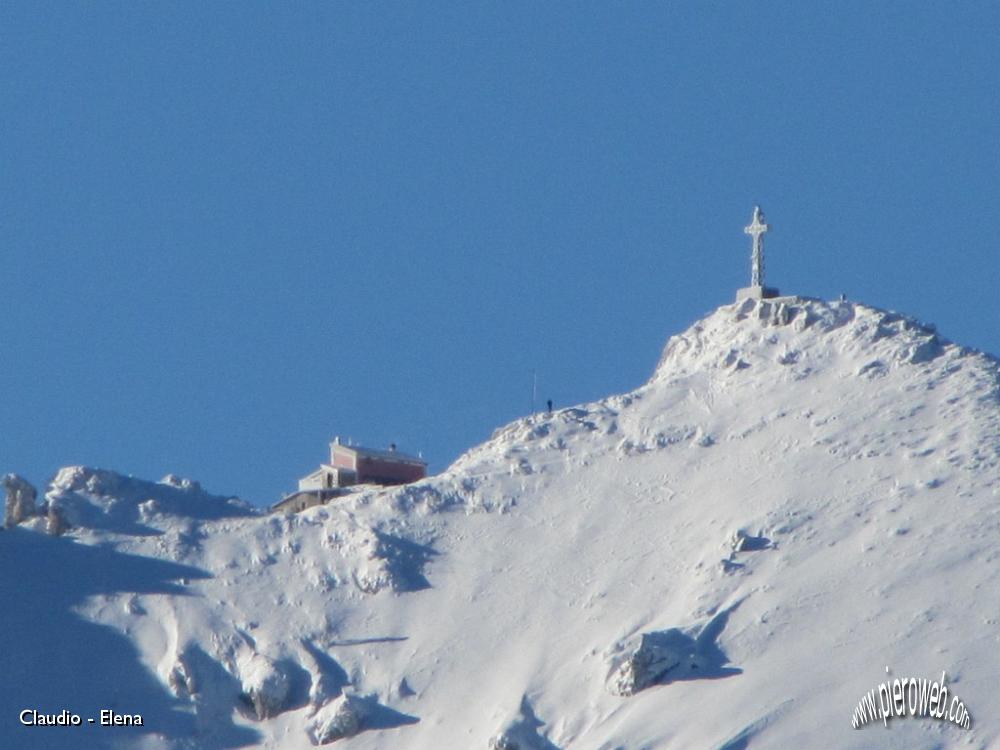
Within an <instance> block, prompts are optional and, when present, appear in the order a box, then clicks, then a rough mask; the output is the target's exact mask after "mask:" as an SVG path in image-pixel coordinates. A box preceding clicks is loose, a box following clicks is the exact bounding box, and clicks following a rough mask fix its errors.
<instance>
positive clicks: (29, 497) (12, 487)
mask: <svg viewBox="0 0 1000 750" xmlns="http://www.w3.org/2000/svg"><path fill="white" fill-rule="evenodd" d="M3 488H4V490H6V492H7V502H6V505H5V507H4V522H3V525H4V527H6V528H8V529H10V528H13V527H15V526H17V525H18V524H19V523H22V522H24V521H27V520H28V519H29V518H31V517H32V516H34V515H36V514H37V512H38V511H37V510H36V509H35V500H36V498H37V497H38V491H37V490H35V488H34V487H32V486H31V484H30V483H29V482H28V481H27V480H25V479H23V478H22V477H19V476H18V475H17V474H6V475H5V476H4V478H3Z"/></svg>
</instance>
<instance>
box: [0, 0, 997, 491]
mask: <svg viewBox="0 0 1000 750" xmlns="http://www.w3.org/2000/svg"><path fill="white" fill-rule="evenodd" d="M818 5H819V4H816V3H801V2H787V3H752V4H751V3H736V2H732V3H686V4H680V3H677V4H668V3H611V2H607V3H537V2H525V3H521V2H503V3H491V4H480V3H453V4H452V3H448V4H444V3H433V2H432V3H389V4H382V3H353V4H346V3H325V2H324V3H277V2H274V3H231V2H226V3H223V2H218V3H194V2H189V3H158V4H154V3H133V2H114V3H112V2H101V3H89V2H58V3H46V2H39V1H38V0H32V1H31V2H10V1H8V2H5V3H3V5H2V6H0V29H2V31H0V34H2V44H0V101H2V102H3V106H2V114H0V117H2V128H0V131H2V136H0V155H2V164H0V180H2V187H3V189H2V191H0V259H2V272H3V280H4V283H3V303H2V308H0V352H2V358H3V362H2V367H0V399H2V401H0V406H2V417H0V420H2V421H0V428H2V429H0V471H18V472H21V473H23V474H25V475H27V476H28V477H29V478H30V479H32V480H34V481H36V482H38V483H43V482H45V481H47V480H48V478H49V477H50V476H51V475H52V473H53V472H54V471H55V470H56V469H57V468H58V467H59V466H62V465H67V464H75V463H84V464H89V465H94V466H101V467H105V468H112V469H116V470H119V471H122V472H124V473H132V474H135V475H137V476H142V477H148V478H154V479H155V478H159V477H160V476H162V475H163V474H165V473H167V472H175V473H178V474H181V475H183V476H189V477H193V478H196V479H200V480H201V481H202V482H203V484H205V486H206V487H207V488H208V489H210V490H213V491H216V492H219V493H234V494H239V495H241V496H242V497H245V498H247V499H248V500H250V501H252V502H255V503H258V504H265V503H269V502H272V501H274V500H276V499H277V498H278V496H279V495H280V493H281V492H282V491H285V490H290V489H292V488H293V487H294V484H295V480H296V478H297V477H298V476H300V475H302V474H304V473H306V472H307V471H309V470H311V469H313V468H314V467H315V466H316V465H317V464H318V463H319V462H320V460H322V459H323V458H324V456H325V452H326V443H327V441H328V440H329V439H330V438H331V437H332V436H333V435H335V434H338V433H339V434H341V435H344V436H352V437H353V438H354V439H355V440H357V441H361V442H364V443H367V444H372V445H375V446H384V445H386V444H388V443H389V442H390V441H395V442H397V443H398V444H399V445H400V447H401V448H403V449H407V450H412V451H418V450H420V451H423V452H424V455H425V456H426V457H427V458H428V459H429V460H430V462H431V468H432V470H440V469H443V468H444V467H445V466H446V465H447V464H448V463H449V462H450V461H451V460H453V459H454V458H455V457H456V456H457V455H458V454H459V453H461V452H462V451H463V450H464V449H466V448H467V447H470V446H472V445H474V444H476V443H478V442H480V441H481V440H483V439H485V438H486V437H488V435H489V434H490V433H491V432H492V430H493V429H494V428H496V427H498V426H500V425H502V424H504V423H506V422H507V421H509V420H511V419H513V418H515V417H517V416H519V415H522V414H525V413H526V412H528V411H529V410H530V409H531V388H532V375H531V373H532V371H533V370H537V372H538V380H539V399H540V401H543V400H544V399H546V398H552V399H553V400H554V401H555V402H556V404H557V405H558V406H566V405H569V404H572V403H578V402H581V401H587V400H592V399H596V398H600V397H603V396H605V395H609V394H612V393H616V392H621V391H625V390H628V389H631V388H633V387H635V386H637V385H639V384H640V383H642V382H643V381H644V380H645V379H646V378H647V377H648V376H649V374H650V372H651V371H652V368H653V366H654V364H655V362H656V359H657V357H658V355H659V352H660V349H661V347H662V346H663V344H664V342H665V341H666V339H667V337H668V336H669V335H671V334H673V333H677V332H679V331H680V330H682V329H683V328H684V327H686V326H687V325H689V324H690V323H691V322H693V321H694V320H696V319H697V318H699V317H701V316H702V315H704V314H705V313H708V312H709V311H711V310H713V309H714V308H715V307H717V306H718V305H720V304H724V303H728V302H729V301H731V299H732V297H733V292H734V290H735V289H736V288H737V287H739V286H742V285H744V284H745V283H746V281H747V277H748V273H749V272H748V254H749V242H748V239H747V238H746V237H745V236H744V235H743V233H742V227H743V226H744V225H745V224H746V223H747V222H748V221H749V218H750V212H751V208H752V206H753V204H754V202H760V203H761V204H762V206H763V207H764V209H765V211H766V214H767V219H768V221H769V222H771V224H772V225H773V227H774V231H773V232H772V233H771V234H770V235H768V241H767V248H768V267H767V270H768V280H769V281H770V282H772V283H774V284H776V285H778V286H780V287H781V288H782V290H783V291H786V292H797V293H803V294H810V295H816V296H826V297H834V296H836V295H838V294H839V293H840V292H846V293H847V294H848V295H849V296H850V297H851V298H853V299H858V300H862V301H865V302H868V303H871V304H875V305H878V306H882V307H889V308H894V309H897V310H900V311H903V312H907V313H910V314H913V315H915V316H917V317H919V318H921V319H923V320H926V321H930V322H934V323H936V324H937V325H938V327H939V329H940V330H941V331H942V332H943V333H944V334H945V335H946V336H948V337H949V338H952V339H954V340H958V341H960V342H961V343H964V344H967V345H970V346H974V347H977V348H980V349H986V350H988V351H992V352H994V353H996V352H1000V310H998V293H997V290H998V288H1000V4H997V3H995V2H962V3H929V2H927V3H913V2H891V3H872V2H840V3H829V4H826V6H827V7H825V8H819V7H818Z"/></svg>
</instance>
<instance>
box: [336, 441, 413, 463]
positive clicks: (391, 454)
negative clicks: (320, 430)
mask: <svg viewBox="0 0 1000 750" xmlns="http://www.w3.org/2000/svg"><path fill="white" fill-rule="evenodd" d="M334 448H344V449H346V450H349V451H354V452H355V453H356V454H357V455H358V456H364V457H367V458H377V459H380V460H382V461H398V462H399V463H402V464H420V465H421V466H426V465H427V462H426V461H424V459H422V458H420V456H412V455H410V454H409V453H403V452H402V451H382V450H378V449H376V448H365V447H363V446H360V445H343V444H342V443H336V444H335V445H334Z"/></svg>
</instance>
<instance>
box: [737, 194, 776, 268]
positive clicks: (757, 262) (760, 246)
mask: <svg viewBox="0 0 1000 750" xmlns="http://www.w3.org/2000/svg"><path fill="white" fill-rule="evenodd" d="M770 228H771V227H770V226H768V225H767V224H765V223H764V212H763V211H761V210H760V206H754V207H753V221H752V222H751V223H750V225H749V226H747V227H744V228H743V231H744V232H746V233H747V234H749V235H750V236H751V237H753V255H751V256H750V257H751V261H750V262H751V271H750V286H764V233H765V232H766V231H767V230H768V229H770Z"/></svg>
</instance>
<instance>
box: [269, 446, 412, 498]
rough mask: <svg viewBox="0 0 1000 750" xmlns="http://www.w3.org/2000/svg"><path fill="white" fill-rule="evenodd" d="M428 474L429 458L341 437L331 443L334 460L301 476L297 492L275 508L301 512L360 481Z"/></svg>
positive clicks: (403, 480) (401, 480) (399, 480)
mask: <svg viewBox="0 0 1000 750" xmlns="http://www.w3.org/2000/svg"><path fill="white" fill-rule="evenodd" d="M425 476H427V462H426V461H424V459H423V458H420V457H419V456H411V455H409V454H407V453H403V452H402V451H398V450H396V446H395V444H393V445H392V446H390V447H389V450H377V449H375V448H364V447H362V446H360V445H344V444H343V443H341V442H340V438H334V440H333V442H332V443H330V462H329V463H324V464H320V466H319V468H318V469H316V471H314V472H312V473H311V474H307V475H306V476H304V477H302V479H300V480H299V489H298V492H295V493H293V494H291V495H289V496H288V497H286V498H284V499H282V500H281V501H280V502H278V503H276V504H275V505H273V506H272V508H271V509H272V510H273V511H281V512H285V513H297V512H298V511H300V510H305V509H306V508H311V507H312V506H314V505H319V504H320V503H324V502H326V501H327V500H329V499H330V498H332V497H335V496H337V495H339V494H341V493H342V491H343V488H345V487H351V486H353V485H356V484H380V485H384V486H391V485H396V484H409V483H410V482H416V481H417V480H418V479H423V478H424V477H425Z"/></svg>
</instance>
